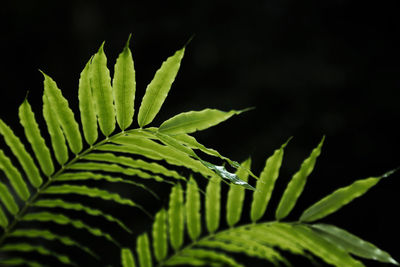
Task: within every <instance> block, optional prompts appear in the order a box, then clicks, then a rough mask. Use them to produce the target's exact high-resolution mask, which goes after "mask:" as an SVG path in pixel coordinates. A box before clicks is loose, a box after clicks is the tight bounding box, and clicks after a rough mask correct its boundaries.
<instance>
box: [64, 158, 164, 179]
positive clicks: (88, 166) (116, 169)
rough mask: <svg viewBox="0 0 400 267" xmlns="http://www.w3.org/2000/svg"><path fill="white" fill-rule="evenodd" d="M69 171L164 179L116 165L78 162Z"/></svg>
mask: <svg viewBox="0 0 400 267" xmlns="http://www.w3.org/2000/svg"><path fill="white" fill-rule="evenodd" d="M68 169H70V170H88V171H101V172H112V173H122V174H125V175H129V176H137V177H139V178H143V179H154V180H156V181H157V182H163V181H164V179H163V178H162V177H160V176H157V175H152V174H149V173H147V172H143V171H141V170H138V169H132V168H124V167H121V166H119V165H117V164H108V163H98V162H79V163H75V164H74V165H72V166H70V167H69V168H68Z"/></svg>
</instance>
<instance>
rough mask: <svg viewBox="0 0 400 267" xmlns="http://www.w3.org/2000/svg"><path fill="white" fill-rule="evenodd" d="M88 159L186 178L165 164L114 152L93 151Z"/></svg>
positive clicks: (87, 156)
mask: <svg viewBox="0 0 400 267" xmlns="http://www.w3.org/2000/svg"><path fill="white" fill-rule="evenodd" d="M83 159H86V160H94V161H104V162H109V163H116V164H117V163H118V164H121V165H125V166H127V167H131V168H134V169H141V170H145V171H149V172H152V173H154V174H162V175H165V176H167V177H170V178H174V179H178V180H185V178H184V177H183V176H181V175H179V174H178V173H177V172H176V171H173V170H169V169H167V168H165V167H164V166H162V165H160V164H158V163H156V162H147V161H144V160H141V159H136V160H135V159H132V158H129V157H124V156H116V155H114V154H112V153H91V154H88V155H86V156H84V157H83Z"/></svg>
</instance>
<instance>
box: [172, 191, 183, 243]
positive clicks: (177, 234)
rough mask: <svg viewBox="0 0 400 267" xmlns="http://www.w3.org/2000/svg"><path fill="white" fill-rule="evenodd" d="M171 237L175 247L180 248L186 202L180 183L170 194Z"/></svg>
mask: <svg viewBox="0 0 400 267" xmlns="http://www.w3.org/2000/svg"><path fill="white" fill-rule="evenodd" d="M168 224H169V237H170V241H171V246H172V248H173V249H175V250H178V249H179V248H180V247H181V246H182V243H183V234H184V225H185V217H184V204H183V190H182V187H181V185H180V184H177V185H175V186H174V187H173V188H172V190H171V194H170V198H169V208H168Z"/></svg>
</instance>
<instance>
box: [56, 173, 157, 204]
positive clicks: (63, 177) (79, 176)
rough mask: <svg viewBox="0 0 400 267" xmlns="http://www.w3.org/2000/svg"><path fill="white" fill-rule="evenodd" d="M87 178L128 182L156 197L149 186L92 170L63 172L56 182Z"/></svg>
mask: <svg viewBox="0 0 400 267" xmlns="http://www.w3.org/2000/svg"><path fill="white" fill-rule="evenodd" d="M88 180H95V181H100V180H102V181H106V182H109V183H125V184H130V185H133V186H137V187H140V188H142V189H144V190H146V191H147V192H149V193H150V194H152V195H153V196H154V197H155V198H158V196H157V194H155V193H154V192H153V191H152V190H151V189H150V188H148V187H147V186H145V185H144V184H141V183H137V182H134V181H131V180H127V179H124V178H120V177H114V176H110V175H105V174H97V173H93V172H73V173H69V172H65V173H63V174H61V175H59V176H58V177H57V182H65V181H88Z"/></svg>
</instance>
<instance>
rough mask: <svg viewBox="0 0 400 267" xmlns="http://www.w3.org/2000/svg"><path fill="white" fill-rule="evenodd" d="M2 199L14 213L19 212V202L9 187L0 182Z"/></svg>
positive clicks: (0, 198)
mask: <svg viewBox="0 0 400 267" xmlns="http://www.w3.org/2000/svg"><path fill="white" fill-rule="evenodd" d="M0 200H1V202H2V203H3V205H4V206H5V207H6V208H7V210H8V211H9V212H10V213H11V214H12V215H15V214H17V213H18V211H19V207H18V204H17V203H16V202H15V199H14V197H13V196H12V194H11V193H10V191H9V189H8V187H7V186H5V185H4V184H3V183H2V182H0Z"/></svg>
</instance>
